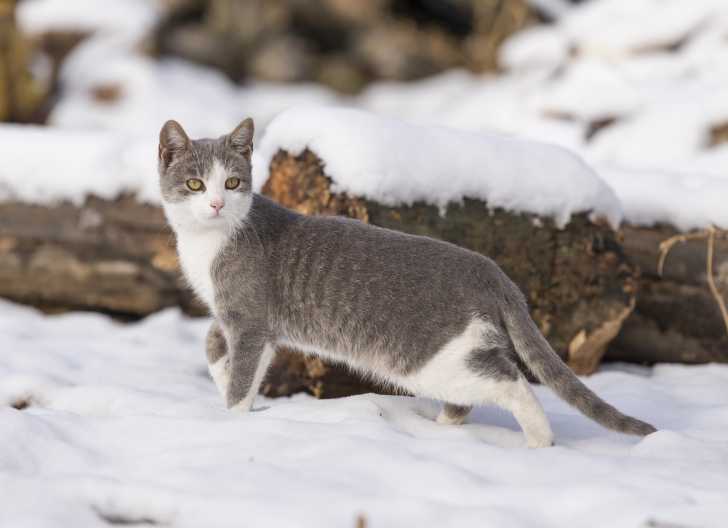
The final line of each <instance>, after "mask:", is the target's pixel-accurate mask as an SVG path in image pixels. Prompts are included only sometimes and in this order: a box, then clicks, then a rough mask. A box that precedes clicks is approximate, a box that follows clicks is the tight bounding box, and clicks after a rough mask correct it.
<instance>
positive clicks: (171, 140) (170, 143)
mask: <svg viewBox="0 0 728 528" xmlns="http://www.w3.org/2000/svg"><path fill="white" fill-rule="evenodd" d="M189 146H190V138H189V137H187V133H186V132H185V130H184V129H183V128H182V125H180V124H179V123H178V122H177V121H173V120H171V119H170V120H169V121H167V122H166V123H165V124H164V126H163V127H162V130H161V131H160V132H159V160H160V161H161V162H162V163H164V166H165V167H169V164H170V163H172V159H173V158H174V157H175V156H177V155H179V154H181V153H183V152H184V151H186V150H187V148H189Z"/></svg>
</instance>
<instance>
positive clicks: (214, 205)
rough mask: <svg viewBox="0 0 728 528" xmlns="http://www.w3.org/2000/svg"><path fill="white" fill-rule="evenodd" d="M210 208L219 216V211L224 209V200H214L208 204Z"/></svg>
mask: <svg viewBox="0 0 728 528" xmlns="http://www.w3.org/2000/svg"><path fill="white" fill-rule="evenodd" d="M210 207H212V208H213V209H214V210H215V214H220V209H222V208H223V207H225V200H222V199H220V198H215V199H214V200H212V201H211V202H210Z"/></svg>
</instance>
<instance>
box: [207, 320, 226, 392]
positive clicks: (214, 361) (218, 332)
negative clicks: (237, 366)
mask: <svg viewBox="0 0 728 528" xmlns="http://www.w3.org/2000/svg"><path fill="white" fill-rule="evenodd" d="M206 344H207V368H208V369H209V371H210V376H211V377H212V380H213V381H214V382H215V385H216V386H217V390H218V391H219V392H220V394H221V395H222V397H223V399H227V392H228V391H227V389H228V384H229V383H230V356H229V355H228V353H227V343H226V342H225V335H224V334H223V333H222V328H221V327H220V323H218V322H217V321H213V322H212V325H211V326H210V330H208V332H207V341H206Z"/></svg>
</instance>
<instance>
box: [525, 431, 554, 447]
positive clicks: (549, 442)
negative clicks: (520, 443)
mask: <svg viewBox="0 0 728 528" xmlns="http://www.w3.org/2000/svg"><path fill="white" fill-rule="evenodd" d="M526 445H527V446H528V447H529V448H530V449H538V448H540V447H551V446H553V445H554V434H553V433H552V432H551V431H548V432H543V433H542V434H532V435H530V436H527V437H526Z"/></svg>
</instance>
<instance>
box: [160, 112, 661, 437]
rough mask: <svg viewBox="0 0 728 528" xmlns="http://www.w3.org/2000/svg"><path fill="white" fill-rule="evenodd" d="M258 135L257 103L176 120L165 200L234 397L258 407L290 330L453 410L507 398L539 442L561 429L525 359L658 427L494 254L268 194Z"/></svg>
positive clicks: (216, 365) (210, 342)
mask: <svg viewBox="0 0 728 528" xmlns="http://www.w3.org/2000/svg"><path fill="white" fill-rule="evenodd" d="M252 139H253V122H252V120H250V119H246V120H245V121H243V122H242V123H241V124H240V125H239V126H238V127H237V128H236V129H235V130H234V131H233V132H232V133H230V134H229V135H226V136H223V137H220V138H218V139H200V140H195V141H192V140H190V139H189V138H188V136H187V134H186V133H185V132H184V130H183V129H182V127H181V126H180V125H179V124H178V123H177V122H175V121H168V122H167V123H166V124H165V125H164V127H163V128H162V131H161V133H160V144H159V176H160V185H161V191H162V197H163V201H164V209H165V213H166V215H167V218H168V220H169V223H170V224H171V225H172V227H173V229H174V231H175V233H176V235H177V248H178V252H179V256H180V260H181V263H182V269H183V270H184V274H185V276H186V278H187V280H188V281H189V283H190V285H191V286H192V288H193V289H194V290H195V292H196V293H197V295H199V296H200V297H201V298H202V300H203V301H205V303H207V305H208V306H209V308H210V310H211V312H212V314H213V316H214V318H215V322H214V323H213V324H212V327H211V328H210V332H209V334H208V339H207V355H208V361H209V367H210V372H211V374H212V376H213V378H214V380H215V383H216V384H217V386H218V388H219V390H220V392H221V393H222V395H223V397H224V398H225V399H226V401H227V406H228V407H229V408H231V409H236V410H240V411H248V410H249V409H250V408H251V406H252V404H253V400H254V399H255V396H256V394H257V392H258V388H259V386H260V383H261V381H262V380H263V376H264V375H265V372H266V369H267V368H268V365H269V363H270V360H271V358H272V356H273V352H274V350H275V348H276V347H277V346H279V345H286V346H291V347H293V348H296V349H298V350H301V351H303V352H305V353H310V354H318V355H320V356H322V357H324V358H329V359H333V360H336V361H340V362H344V363H346V364H348V365H350V366H351V367H353V368H354V369H356V370H358V371H360V372H362V373H364V374H366V375H369V376H372V377H374V378H376V379H378V380H380V381H383V382H385V383H388V384H391V385H392V386H396V387H398V388H401V389H404V390H407V391H410V392H411V393H414V394H416V395H420V396H425V397H429V398H434V399H437V400H441V401H443V402H445V405H444V408H443V410H442V412H441V414H440V415H439V416H438V418H437V421H438V422H441V423H447V424H459V423H462V422H463V420H464V419H465V417H466V415H467V413H468V412H469V411H470V409H471V407H472V406H473V405H485V404H495V405H498V406H500V407H502V408H504V409H507V410H509V411H510V412H512V413H513V415H514V416H515V418H516V420H517V421H518V423H519V424H520V426H521V428H522V429H523V432H524V434H525V436H526V440H527V444H528V445H529V446H530V447H543V446H549V445H552V443H553V433H552V432H551V427H550V425H549V422H548V420H547V418H546V416H545V414H544V411H543V408H542V407H541V404H540V403H539V401H538V400H537V399H536V397H535V395H534V393H533V391H532V390H531V387H530V385H529V383H528V381H527V380H526V378H525V377H524V376H523V374H522V373H521V371H520V370H519V365H521V366H523V365H525V367H526V368H527V369H529V370H530V371H531V372H532V373H533V374H534V375H535V376H536V378H538V379H539V380H540V381H541V382H543V383H544V384H545V385H547V386H548V387H550V388H551V389H552V390H553V391H554V392H556V394H558V395H559V396H560V397H561V398H562V399H564V400H565V401H566V402H568V403H569V404H571V405H573V406H574V407H576V408H577V409H579V410H580V411H581V412H582V413H584V414H585V415H586V416H588V417H590V418H592V419H593V420H595V421H596V422H598V423H600V424H602V425H603V426H605V427H608V428H610V429H614V430H616V431H621V432H623V433H628V434H636V435H646V434H649V433H651V432H653V431H655V428H654V427H652V426H651V425H649V424H647V423H645V422H642V421H640V420H637V419H635V418H631V417H629V416H625V415H624V414H622V413H620V412H619V411H618V410H616V409H615V408H614V407H612V406H611V405H609V404H607V403H606V402H604V401H603V400H601V399H600V398H599V397H598V396H597V395H596V394H594V393H593V392H592V391H591V390H589V389H588V388H587V387H586V386H584V385H583V384H582V383H581V382H580V381H579V380H578V379H577V378H576V376H574V374H573V373H572V372H571V370H569V368H568V367H567V366H566V365H565V364H564V363H563V362H562V361H561V359H560V358H559V357H558V356H557V355H556V354H555V353H554V351H553V350H552V349H551V347H550V346H549V344H548V342H547V341H546V339H545V338H544V337H543V336H542V335H541V333H540V332H539V330H538V329H537V327H536V325H535V324H534V322H533V321H532V319H531V317H530V316H529V313H528V309H527V306H526V302H525V300H524V297H523V295H522V294H521V292H520V291H519V289H518V288H517V287H516V286H515V285H514V284H513V282H511V280H510V279H509V278H508V277H507V276H506V275H505V273H503V271H501V269H500V268H499V267H498V266H497V265H496V264H495V263H494V262H493V261H492V260H490V259H488V258H486V257H484V256H482V255H479V254H477V253H474V252H471V251H468V250H466V249H463V248H460V247H457V246H454V245H452V244H448V243H446V242H442V241H438V240H434V239H430V238H426V237H420V236H412V235H407V234H403V233H399V232H395V231H390V230H387V229H381V228H378V227H373V226H370V225H366V224H364V223H361V222H358V221H355V220H349V219H344V218H334V217H308V216H303V215H300V214H297V213H295V212H293V211H290V210H288V209H285V208H283V207H281V206H279V205H277V204H275V203H273V202H272V201H270V200H268V199H266V198H264V197H262V196H259V195H257V194H254V193H253V192H252V191H251V153H252V148H253V144H252Z"/></svg>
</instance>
